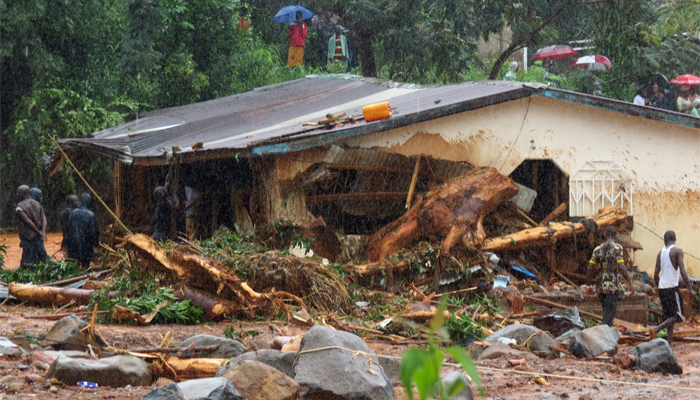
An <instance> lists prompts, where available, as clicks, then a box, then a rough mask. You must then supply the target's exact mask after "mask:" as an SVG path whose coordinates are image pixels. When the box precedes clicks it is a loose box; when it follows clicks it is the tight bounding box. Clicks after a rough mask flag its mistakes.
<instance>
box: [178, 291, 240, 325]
mask: <svg viewBox="0 0 700 400" xmlns="http://www.w3.org/2000/svg"><path fill="white" fill-rule="evenodd" d="M173 295H175V297H177V299H178V300H188V299H189V300H190V304H192V305H193V306H195V307H198V308H201V309H202V310H203V311H204V315H202V317H203V318H204V320H207V321H210V320H213V319H217V318H222V317H228V316H231V315H233V313H234V311H235V310H236V309H237V308H238V307H237V306H236V304H235V303H233V302H231V301H228V300H224V299H221V298H219V297H216V296H214V295H213V294H211V293H207V292H205V291H202V290H196V289H190V288H184V289H180V290H175V291H173Z"/></svg>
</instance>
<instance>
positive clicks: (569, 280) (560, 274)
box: [552, 269, 578, 289]
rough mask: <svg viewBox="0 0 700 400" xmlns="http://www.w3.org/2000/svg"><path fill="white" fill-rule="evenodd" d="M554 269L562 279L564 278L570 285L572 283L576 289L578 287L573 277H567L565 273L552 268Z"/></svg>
mask: <svg viewBox="0 0 700 400" xmlns="http://www.w3.org/2000/svg"><path fill="white" fill-rule="evenodd" d="M552 271H554V273H555V274H557V276H559V277H560V278H561V279H563V280H564V282H566V283H568V284H569V285H571V286H573V287H575V288H576V289H578V285H577V284H575V283H574V282H573V281H572V280H571V279H569V278H567V277H566V276H565V275H564V274H562V273H561V272H559V271H558V270H556V269H552Z"/></svg>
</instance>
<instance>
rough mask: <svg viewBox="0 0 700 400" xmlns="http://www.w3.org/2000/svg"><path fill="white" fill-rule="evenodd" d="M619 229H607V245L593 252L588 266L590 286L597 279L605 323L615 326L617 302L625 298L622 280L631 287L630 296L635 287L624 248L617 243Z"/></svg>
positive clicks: (602, 245)
mask: <svg viewBox="0 0 700 400" xmlns="http://www.w3.org/2000/svg"><path fill="white" fill-rule="evenodd" d="M616 239H617V229H615V227H614V226H609V227H607V228H605V243H603V244H601V245H600V246H598V247H596V248H595V249H594V250H593V256H592V257H591V261H589V264H588V284H589V285H590V284H591V283H592V281H593V278H594V277H595V283H596V289H597V291H598V298H599V299H600V304H601V305H602V306H603V323H604V324H606V325H608V326H613V320H614V319H615V313H616V311H617V302H618V301H620V300H621V299H622V298H623V297H624V292H623V290H622V278H625V281H627V285H628V286H629V287H630V295H631V296H634V286H633V285H632V282H631V281H630V277H629V274H628V273H627V268H626V267H625V260H624V258H623V255H622V246H620V245H619V244H617V243H615V240H616Z"/></svg>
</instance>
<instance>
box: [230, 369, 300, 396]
mask: <svg viewBox="0 0 700 400" xmlns="http://www.w3.org/2000/svg"><path fill="white" fill-rule="evenodd" d="M223 378H226V379H228V380H229V381H230V382H231V383H233V386H235V387H237V388H238V389H239V391H240V393H241V396H243V398H245V399H247V400H267V399H269V400H297V399H298V398H299V385H298V384H297V383H296V382H294V380H293V379H292V378H290V377H288V376H287V375H285V374H283V373H281V372H280V371H278V370H276V369H274V368H272V367H270V366H268V365H265V364H263V363H260V362H257V361H250V360H246V361H242V362H240V363H238V364H236V365H235V366H234V367H232V368H229V369H228V370H227V371H226V372H225V373H224V375H223Z"/></svg>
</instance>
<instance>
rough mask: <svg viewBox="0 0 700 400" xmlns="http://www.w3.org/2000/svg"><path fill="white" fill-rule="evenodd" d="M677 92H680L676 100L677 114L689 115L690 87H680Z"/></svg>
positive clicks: (690, 106)
mask: <svg viewBox="0 0 700 400" xmlns="http://www.w3.org/2000/svg"><path fill="white" fill-rule="evenodd" d="M678 90H679V91H680V92H681V94H680V96H678V99H677V100H676V106H677V107H678V112H682V113H686V114H690V110H692V109H693V98H692V97H691V95H690V86H688V85H682V86H681V87H680V89H678Z"/></svg>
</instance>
